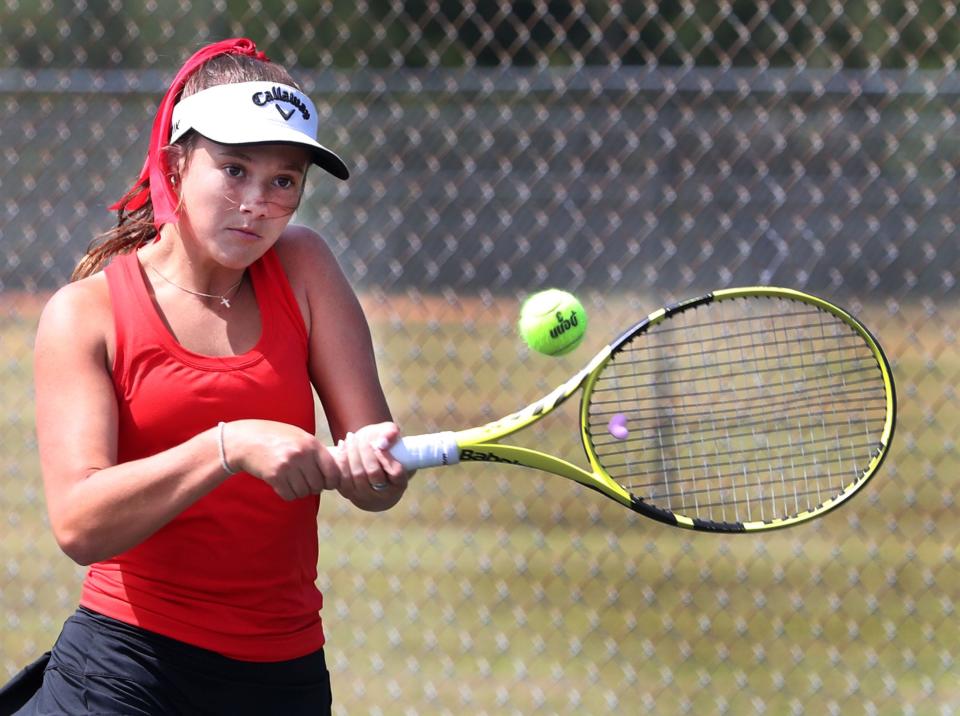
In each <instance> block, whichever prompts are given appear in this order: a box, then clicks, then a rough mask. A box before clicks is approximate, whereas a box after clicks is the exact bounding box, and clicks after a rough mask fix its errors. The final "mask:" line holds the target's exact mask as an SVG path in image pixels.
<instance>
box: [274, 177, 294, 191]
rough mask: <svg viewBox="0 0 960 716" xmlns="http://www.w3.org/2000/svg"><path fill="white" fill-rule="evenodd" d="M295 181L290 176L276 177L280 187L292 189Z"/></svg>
mask: <svg viewBox="0 0 960 716" xmlns="http://www.w3.org/2000/svg"><path fill="white" fill-rule="evenodd" d="M296 185H297V183H296V182H295V181H294V180H293V179H291V178H290V177H277V186H278V187H280V188H281V189H293V188H294V187H295V186H296Z"/></svg>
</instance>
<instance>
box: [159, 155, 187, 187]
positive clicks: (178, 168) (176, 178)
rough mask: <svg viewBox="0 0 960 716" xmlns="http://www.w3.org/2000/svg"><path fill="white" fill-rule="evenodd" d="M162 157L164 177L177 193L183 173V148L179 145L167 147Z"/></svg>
mask: <svg viewBox="0 0 960 716" xmlns="http://www.w3.org/2000/svg"><path fill="white" fill-rule="evenodd" d="M161 157H162V158H163V175H164V176H165V177H166V178H167V182H169V184H170V186H171V187H173V189H174V190H175V191H176V190H177V186H178V185H179V184H180V174H181V172H182V171H183V164H184V150H183V147H182V146H180V145H177V144H171V145H169V146H166V147H164V148H163V149H162V150H161Z"/></svg>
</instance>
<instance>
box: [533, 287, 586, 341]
mask: <svg viewBox="0 0 960 716" xmlns="http://www.w3.org/2000/svg"><path fill="white" fill-rule="evenodd" d="M517 329H518V330H519V332H520V337H521V338H523V340H524V342H525V343H526V344H527V345H528V346H530V347H531V348H532V349H533V350H535V351H537V352H538V353H543V354H544V355H548V356H562V355H565V354H567V353H569V352H570V351H572V350H573V349H574V348H576V347H577V346H578V345H580V342H581V341H582V340H583V336H584V335H585V334H586V332H587V313H586V311H585V310H584V309H583V304H581V303H580V301H578V300H577V297H576V296H574V295H573V294H570V293H567V292H566V291H561V290H560V289H557V288H548V289H546V290H545V291H540V292H538V293H535V294H533V295H531V296H529V297H528V298H527V299H526V300H525V301H524V302H523V306H521V308H520V320H519V322H518V323H517Z"/></svg>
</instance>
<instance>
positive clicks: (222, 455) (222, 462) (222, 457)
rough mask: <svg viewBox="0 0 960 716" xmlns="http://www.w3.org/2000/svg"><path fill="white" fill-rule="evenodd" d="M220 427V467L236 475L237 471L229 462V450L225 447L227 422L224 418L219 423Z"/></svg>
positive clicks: (218, 445) (218, 442)
mask: <svg viewBox="0 0 960 716" xmlns="http://www.w3.org/2000/svg"><path fill="white" fill-rule="evenodd" d="M217 427H218V428H219V436H218V438H217V448H218V449H219V451H220V467H222V468H223V471H224V472H225V473H227V474H228V475H236V474H237V471H236V470H234V469H233V468H232V467H230V463H228V462H227V451H226V450H225V449H224V447H223V429H224V428H225V427H226V423H225V422H223V421H222V420H221V421H220V422H219V423H218V424H217Z"/></svg>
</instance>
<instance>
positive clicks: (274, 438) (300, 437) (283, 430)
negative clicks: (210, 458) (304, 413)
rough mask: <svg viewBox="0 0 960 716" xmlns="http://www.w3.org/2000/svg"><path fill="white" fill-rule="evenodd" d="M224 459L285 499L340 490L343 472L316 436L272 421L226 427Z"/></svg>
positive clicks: (231, 466)
mask: <svg viewBox="0 0 960 716" xmlns="http://www.w3.org/2000/svg"><path fill="white" fill-rule="evenodd" d="M223 449H224V457H225V458H226V461H227V464H228V465H229V466H230V468H231V469H233V470H235V471H237V472H246V473H249V474H250V475H253V476H254V477H256V478H259V479H260V480H263V481H264V482H265V483H267V484H268V485H270V487H272V488H273V490H274V492H276V493H277V495H279V496H280V497H281V498H282V499H284V500H297V499H300V498H303V497H308V496H310V495H318V494H320V493H321V492H322V491H323V490H336V489H337V488H339V487H340V482H341V477H342V475H341V471H340V467H339V466H338V464H337V461H336V460H335V459H334V457H333V456H332V455H331V454H330V453H329V452H328V451H327V449H326V448H325V447H324V446H323V445H322V444H321V443H320V441H319V440H318V439H317V438H316V436H314V435H311V434H310V433H308V432H306V431H305V430H302V429H300V428H298V427H296V426H294V425H289V424H287V423H281V422H275V421H271V420H234V421H232V422H229V423H226V424H225V425H224V428H223Z"/></svg>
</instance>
